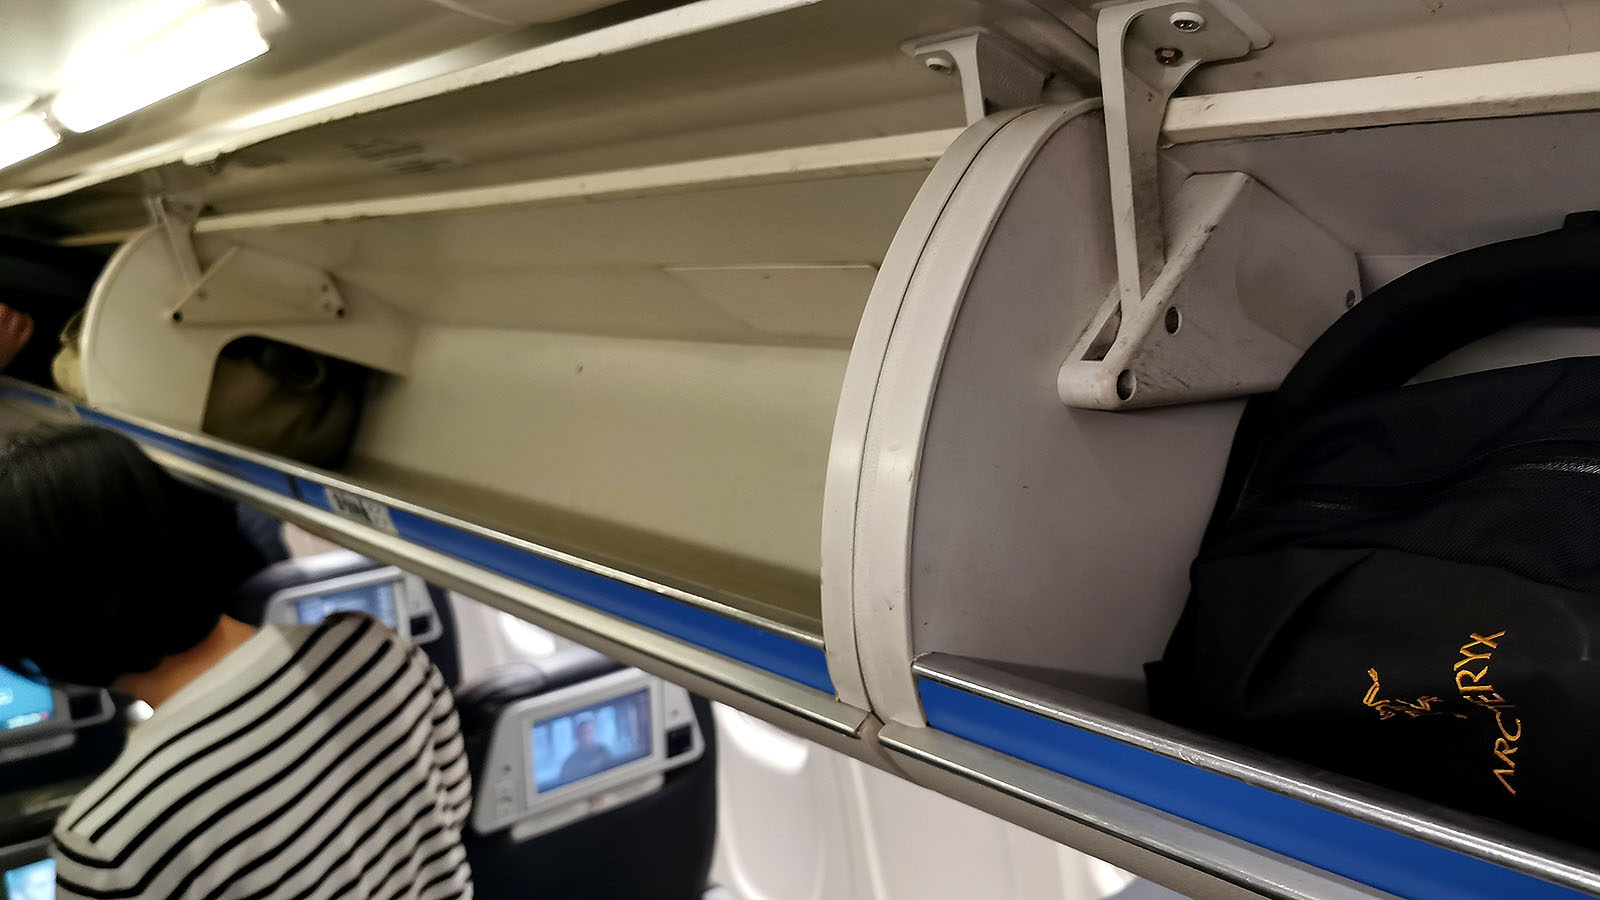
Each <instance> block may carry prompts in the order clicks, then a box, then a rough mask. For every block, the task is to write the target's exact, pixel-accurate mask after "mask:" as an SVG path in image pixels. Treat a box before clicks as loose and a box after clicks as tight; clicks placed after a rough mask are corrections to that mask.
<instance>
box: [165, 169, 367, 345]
mask: <svg viewBox="0 0 1600 900" xmlns="http://www.w3.org/2000/svg"><path fill="white" fill-rule="evenodd" d="M198 177H199V176H196V175H194V174H192V173H191V172H189V171H188V170H181V169H171V168H169V169H163V170H156V171H152V172H148V173H145V176H144V185H145V195H144V205H145V210H146V211H147V212H148V213H149V215H150V221H151V223H152V224H153V225H155V226H156V230H157V231H158V232H159V233H160V235H161V239H162V242H163V243H164V244H165V245H166V248H167V252H168V254H169V255H170V256H171V259H172V263H173V267H174V268H175V269H176V270H177V273H178V276H179V278H180V279H181V281H182V283H183V290H184V293H183V296H181V297H180V298H178V302H177V303H176V304H175V305H173V306H172V307H171V308H170V309H169V310H168V316H169V317H170V318H171V319H172V321H173V322H174V323H177V324H181V325H267V324H295V323H308V322H310V323H314V322H325V321H328V320H331V319H342V318H344V317H345V315H346V309H345V303H344V298H343V297H342V296H340V294H339V288H338V285H336V284H334V282H333V279H332V278H331V277H329V275H328V273H327V272H325V271H323V270H322V269H319V268H316V267H315V266H308V265H305V264H302V263H297V262H294V261H293V260H288V259H283V258H280V257H277V256H273V255H271V254H269V253H264V252H262V251H260V250H255V249H252V248H249V247H243V246H234V247H230V248H229V249H228V250H227V251H226V252H224V253H223V254H222V256H220V257H218V258H217V261H216V262H215V263H212V264H211V266H210V267H209V268H206V267H204V266H202V265H201V262H200V256H199V254H198V253H197V252H196V250H195V244H194V223H195V221H196V220H197V219H198V218H199V216H200V209H201V206H202V199H201V197H202V195H201V191H200V186H199V182H198V181H197V180H196V179H197V178H198Z"/></svg>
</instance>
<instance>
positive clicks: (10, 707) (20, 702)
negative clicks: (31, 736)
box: [0, 668, 56, 732]
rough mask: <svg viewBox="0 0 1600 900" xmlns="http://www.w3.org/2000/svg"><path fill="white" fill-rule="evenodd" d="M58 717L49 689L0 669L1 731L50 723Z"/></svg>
mask: <svg viewBox="0 0 1600 900" xmlns="http://www.w3.org/2000/svg"><path fill="white" fill-rule="evenodd" d="M55 714H56V702H55V697H54V695H53V694H52V693H51V691H50V686H49V685H48V684H45V683H43V682H39V681H34V680H33V679H31V678H26V677H24V676H22V675H19V674H17V673H16V672H13V671H11V670H10V669H4V668H0V732H4V731H12V730H14V729H18V728H27V727H28V726H30V725H38V724H39V723H41V722H46V721H49V720H50V719H52V718H54V717H55Z"/></svg>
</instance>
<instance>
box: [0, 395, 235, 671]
mask: <svg viewBox="0 0 1600 900" xmlns="http://www.w3.org/2000/svg"><path fill="white" fill-rule="evenodd" d="M260 563H261V560H260V556H259V555H258V554H257V553H256V552H255V551H254V550H253V549H252V548H251V547H250V545H249V543H248V542H247V541H246V540H245V539H244V538H243V537H242V536H241V534H240V532H239V529H238V527H237V525H236V523H235V519H234V507H233V505H232V504H231V503H229V502H227V501H224V500H222V499H221V498H218V497H214V496H212V495H210V494H207V493H205V492H203V491H201V490H199V489H198V488H195V487H191V486H189V485H188V484H185V483H183V482H180V481H179V480H177V479H176V478H174V477H173V476H172V475H170V474H168V473H167V472H166V470H164V469H162V468H161V467H160V466H158V465H156V464H155V463H154V462H152V461H151V460H150V459H149V457H147V456H145V455H144V453H143V452H142V451H140V449H139V447H138V445H137V444H135V443H134V442H133V441H131V440H129V439H127V438H125V437H123V436H122V435H120V434H117V433H115V432H112V431H107V430H105V429H100V428H91V427H88V426H71V427H59V426H53V427H48V428H43V429H37V430H32V431H28V432H24V433H22V434H21V435H19V436H17V437H15V438H13V439H12V440H11V441H10V443H9V445H8V446H6V448H5V449H4V450H3V451H0V665H6V666H8V667H11V668H16V667H17V666H19V665H21V664H22V663H23V661H27V662H30V663H32V664H33V666H35V667H37V669H38V670H39V672H41V673H42V674H43V675H44V676H45V677H47V678H50V679H52V680H57V681H64V682H70V683H74V684H83V685H91V686H95V687H107V686H110V685H111V684H112V683H113V682H115V681H116V680H117V679H118V678H120V677H122V676H124V675H128V674H132V673H136V672H147V671H149V670H151V669H153V668H155V667H156V665H157V664H159V663H160V662H161V660H162V659H164V658H166V657H168V656H171V655H173V654H177V653H182V652H184V651H186V650H190V649H193V648H194V647H196V646H198V645H199V644H200V642H201V641H203V640H204V639H205V638H206V636H207V635H209V634H210V633H211V631H212V630H213V629H214V628H216V626H217V623H218V621H219V620H220V619H221V617H222V611H223V610H224V609H225V608H226V606H227V602H228V600H229V595H230V594H231V593H232V592H233V590H234V588H236V587H237V586H238V585H239V583H240V582H242V581H244V580H245V579H246V578H248V577H249V576H250V575H252V574H254V572H255V570H256V569H257V568H259V566H260Z"/></svg>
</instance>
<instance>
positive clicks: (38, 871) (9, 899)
mask: <svg viewBox="0 0 1600 900" xmlns="http://www.w3.org/2000/svg"><path fill="white" fill-rule="evenodd" d="M55 896H56V861H55V860H53V859H41V860H39V861H38V862H36V863H29V864H28V865H25V866H21V867H18V868H15V869H12V870H11V871H9V872H7V873H6V900H55Z"/></svg>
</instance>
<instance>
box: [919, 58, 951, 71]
mask: <svg viewBox="0 0 1600 900" xmlns="http://www.w3.org/2000/svg"><path fill="white" fill-rule="evenodd" d="M922 64H923V65H925V66H927V67H928V69H929V71H933V72H938V73H939V74H940V75H949V74H950V73H951V72H954V71H955V70H956V64H955V63H954V62H952V61H951V60H950V58H949V57H948V56H930V57H928V58H927V59H925V60H923V61H922Z"/></svg>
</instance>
